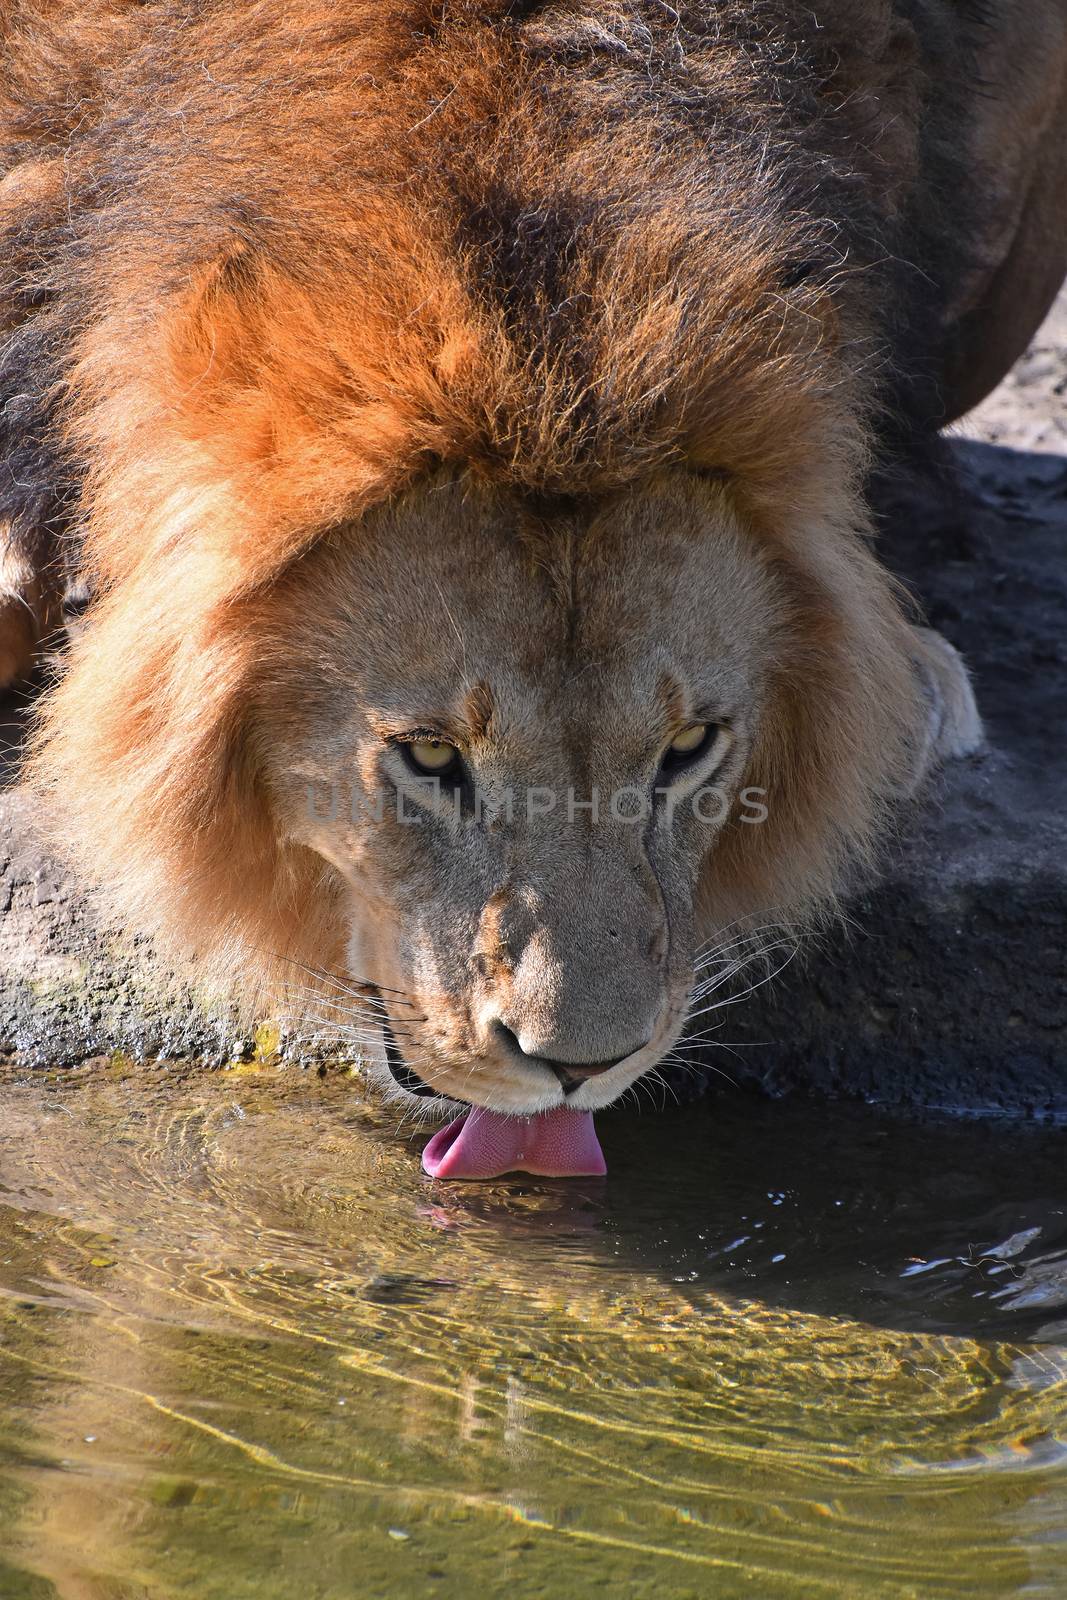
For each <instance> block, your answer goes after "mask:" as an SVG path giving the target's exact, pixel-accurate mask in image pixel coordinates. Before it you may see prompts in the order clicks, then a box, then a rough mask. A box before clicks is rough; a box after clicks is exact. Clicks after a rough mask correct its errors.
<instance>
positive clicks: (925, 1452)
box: [0, 1063, 1067, 1600]
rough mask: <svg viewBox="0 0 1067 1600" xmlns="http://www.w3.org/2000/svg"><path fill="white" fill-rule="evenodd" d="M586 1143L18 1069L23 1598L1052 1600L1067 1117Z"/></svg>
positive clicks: (218, 1089)
mask: <svg viewBox="0 0 1067 1600" xmlns="http://www.w3.org/2000/svg"><path fill="white" fill-rule="evenodd" d="M599 1120H600V1129H601V1135H602V1140H603V1144H604V1148H605V1151H606V1153H607V1156H608V1161H609V1167H610V1175H609V1177H608V1179H607V1180H606V1181H604V1182H598V1181H588V1182H569V1183H563V1182H556V1183H550V1182H544V1181H541V1180H525V1181H518V1180H516V1181H503V1182H497V1183H494V1184H490V1185H467V1186H460V1185H455V1186H448V1185H443V1184H432V1183H430V1182H429V1180H427V1179H425V1178H424V1177H423V1176H422V1175H421V1173H420V1171H419V1169H418V1164H417V1160H416V1158H415V1155H414V1154H413V1147H412V1146H410V1145H407V1144H405V1143H403V1142H398V1141H397V1140H396V1139H395V1137H394V1136H393V1132H394V1130H393V1127H392V1124H391V1122H390V1120H389V1119H388V1118H386V1117H384V1116H383V1115H382V1113H380V1112H378V1111H376V1110H375V1109H374V1107H373V1105H372V1104H370V1103H369V1102H367V1101H366V1100H365V1099H364V1098H363V1096H362V1092H361V1090H360V1086H359V1084H358V1082H357V1081H356V1080H355V1079H352V1078H349V1077H344V1076H340V1075H337V1076H331V1077H328V1078H325V1079H319V1078H317V1077H314V1076H311V1075H304V1074H300V1073H297V1072H293V1071H290V1072H288V1073H287V1072H284V1071H281V1070H274V1071H265V1072H261V1073H249V1074H247V1075H241V1074H223V1075H219V1076H215V1077H209V1078H204V1077H197V1076H193V1075H186V1076H184V1077H183V1076H181V1075H179V1074H176V1073H175V1072H174V1071H173V1070H171V1071H169V1072H168V1071H165V1070H163V1069H131V1068H128V1067H126V1066H124V1065H122V1064H121V1063H120V1064H118V1065H117V1067H116V1068H115V1069H114V1070H112V1071H111V1072H103V1071H99V1070H98V1071H96V1072H95V1073H89V1072H86V1073H79V1074H74V1075H60V1074H56V1075H53V1076H52V1077H51V1079H50V1081H46V1080H45V1079H44V1078H37V1079H34V1080H33V1081H19V1080H17V1079H14V1078H11V1077H9V1078H8V1079H7V1080H6V1081H5V1082H3V1083H2V1084H0V1597H2V1600H54V1597H57V1596H61V1597H63V1600H170V1597H178V1596H191V1597H195V1600H245V1597H248V1600H251V1597H255V1600H275V1597H277V1600H283V1597H284V1600H293V1597H298V1600H348V1597H352V1600H356V1597H359V1600H364V1597H371V1596H387V1597H389V1600H407V1597H408V1596H411V1595H418V1596H419V1597H420V1600H421V1597H427V1600H428V1597H433V1596H440V1597H452V1596H455V1597H457V1600H459V1597H463V1600H469V1597H470V1596H472V1595H473V1596H475V1597H478V1596H480V1595H485V1596H490V1595H492V1596H495V1595H498V1594H501V1595H507V1596H509V1600H510V1597H511V1596H515V1597H517V1600H525V1597H527V1596H530V1597H533V1596H550V1597H554V1600H555V1597H567V1600H570V1597H579V1600H582V1597H586V1596H599V1595H611V1596H615V1595H618V1594H623V1593H625V1594H626V1595H627V1596H631V1595H632V1596H637V1597H646V1596H647V1597H652V1596H656V1597H657V1600H661V1597H670V1600H681V1597H683V1596H694V1597H696V1596H700V1597H704V1596H709V1595H711V1596H715V1597H716V1600H731V1597H733V1596H742V1595H744V1596H756V1597H758V1600H778V1597H783V1600H802V1597H808V1596H810V1597H813V1600H814V1597H825V1596H844V1597H849V1600H851V1597H853V1596H863V1597H868V1596H869V1597H872V1600H874V1597H883V1596H884V1597H890V1596H892V1597H894V1600H902V1597H905V1596H913V1597H915V1600H939V1597H942V1596H952V1597H956V1596H964V1595H966V1596H968V1597H979V1600H981V1597H990V1600H992V1597H994V1596H997V1597H999V1596H1009V1595H1010V1596H1016V1595H1018V1596H1027V1597H1030V1596H1058V1597H1062V1596H1063V1595H1064V1594H1067V1543H1065V1541H1067V1215H1065V1213H1067V1196H1065V1185H1064V1179H1063V1158H1062V1137H1063V1136H1062V1135H1061V1134H1054V1133H1040V1132H1036V1131H1034V1132H1030V1133H1026V1132H1016V1133H1014V1134H1012V1135H1010V1136H1009V1135H1008V1134H1006V1133H1005V1132H1004V1130H1002V1129H997V1128H994V1127H990V1126H978V1127H975V1126H961V1125H958V1124H957V1125H954V1124H951V1123H946V1124H943V1125H940V1126H935V1127H930V1126H926V1127H923V1128H920V1129H916V1128H914V1127H911V1126H908V1125H906V1124H901V1123H892V1122H887V1121H885V1120H882V1119H880V1118H879V1117H878V1116H877V1114H875V1113H873V1112H868V1111H863V1110H856V1111H852V1112H849V1111H842V1110H835V1111H833V1112H827V1111H826V1110H823V1109H819V1108H814V1109H803V1108H801V1109H790V1108H788V1107H786V1106H781V1105H766V1104H760V1103H754V1102H751V1101H748V1100H745V1099H740V1098H726V1099H714V1100H711V1101H709V1102H708V1103H707V1104H706V1105H703V1106H701V1107H698V1108H696V1109H695V1110H694V1109H688V1110H685V1111H674V1112H671V1111H667V1112H664V1113H662V1114H656V1115H651V1114H645V1115H643V1116H641V1117H637V1116H635V1115H634V1114H633V1113H632V1112H631V1113H629V1114H619V1115H615V1116H605V1117H602V1118H600V1119H599Z"/></svg>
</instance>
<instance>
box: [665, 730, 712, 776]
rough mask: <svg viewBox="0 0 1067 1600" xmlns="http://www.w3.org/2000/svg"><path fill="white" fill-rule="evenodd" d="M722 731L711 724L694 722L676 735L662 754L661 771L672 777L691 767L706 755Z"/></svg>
mask: <svg viewBox="0 0 1067 1600" xmlns="http://www.w3.org/2000/svg"><path fill="white" fill-rule="evenodd" d="M722 732H723V730H722V729H721V728H719V727H716V725H715V723H713V722H694V723H693V725H692V727H690V728H683V729H682V731H681V733H679V734H676V735H675V737H674V738H673V739H672V740H671V742H670V744H669V745H668V746H667V748H666V750H665V751H664V753H663V761H662V770H663V771H664V772H665V773H666V774H667V775H668V776H672V775H673V774H675V773H680V772H682V771H684V770H685V769H687V768H689V767H691V766H693V765H694V764H695V763H696V762H697V761H699V760H700V758H701V757H702V756H705V755H707V754H708V752H709V751H710V750H711V748H712V746H713V745H714V744H715V743H716V742H717V741H718V739H719V736H720V734H721V733H722Z"/></svg>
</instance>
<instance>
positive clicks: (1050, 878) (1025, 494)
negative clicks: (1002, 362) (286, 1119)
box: [0, 296, 1067, 1116]
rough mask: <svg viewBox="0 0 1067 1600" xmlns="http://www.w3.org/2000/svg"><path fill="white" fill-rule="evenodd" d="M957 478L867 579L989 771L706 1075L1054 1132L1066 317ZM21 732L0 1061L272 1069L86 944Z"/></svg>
mask: <svg viewBox="0 0 1067 1600" xmlns="http://www.w3.org/2000/svg"><path fill="white" fill-rule="evenodd" d="M952 454H953V458H954V461H955V464H956V467H957V470H958V475H959V483H958V486H957V487H956V488H955V489H954V490H945V489H943V488H939V487H938V486H936V485H933V484H930V483H924V484H916V483H908V484H896V485H893V486H891V487H889V488H887V490H886V491H885V493H884V495H883V497H882V511H883V536H882V537H883V555H884V558H885V560H886V561H887V563H888V564H889V565H890V566H891V567H892V568H893V569H894V570H895V571H896V572H898V573H899V574H900V575H901V577H902V578H903V579H904V580H905V581H906V582H907V583H908V585H909V586H910V588H911V589H912V590H913V592H915V593H916V594H917V595H918V596H919V598H920V599H921V601H922V603H923V606H924V607H925V609H926V612H927V614H928V616H929V618H930V620H931V622H932V624H933V625H934V626H935V627H937V628H940V629H941V631H942V632H943V633H944V634H945V635H946V636H947V637H948V638H949V639H951V640H952V642H953V643H954V644H956V645H957V646H958V647H959V648H960V649H961V650H962V651H963V653H964V655H965V656H966V657H967V659H968V661H969V662H970V664H971V666H972V668H973V670H974V673H975V679H976V685H977V691H978V697H979V702H980V705H981V708H982V713H983V716H984V718H985V722H986V728H987V733H988V736H989V737H988V745H987V748H986V749H985V750H984V751H983V752H982V753H981V754H979V755H977V756H975V757H973V758H971V759H969V760H967V761H965V762H962V763H958V764H955V765H954V766H953V767H952V768H951V769H950V770H948V771H947V772H946V773H945V775H944V777H943V779H942V780H941V782H940V783H939V785H938V786H937V788H936V790H935V792H934V793H932V794H931V795H930V796H929V797H928V798H927V800H926V802H925V805H924V807H923V808H922V810H921V811H919V812H917V813H916V815H915V817H914V819H913V827H912V829H911V836H910V837H909V838H907V839H904V840H901V841H900V842H899V844H898V845H897V846H896V847H895V849H894V851H893V852H892V856H891V859H890V861H889V863H888V865H887V869H886V871H885V874H884V877H883V879H882V882H881V884H880V886H879V887H878V888H877V889H876V890H874V891H873V892H871V893H870V894H867V895H864V896H862V897H860V898H859V899H858V900H857V901H856V902H855V904H854V905H853V907H852V924H851V927H850V928H849V929H848V931H847V933H846V934H842V935H841V936H839V937H835V938H833V939H828V940H826V941H824V942H823V944H822V945H821V947H819V948H817V949H816V948H813V949H810V950H808V951H807V952H805V954H804V956H803V958H802V959H800V960H796V961H794V962H793V963H792V964H791V966H790V967H789V969H788V971H787V972H786V973H784V974H783V975H782V977H781V978H780V979H779V980H778V981H777V982H776V983H775V984H774V985H773V986H769V987H767V988H764V989H762V990H761V991H760V992H759V993H758V994H757V995H755V996H753V997H752V998H751V999H750V1000H748V1001H746V1002H745V1003H744V1004H743V1005H739V1006H737V1007H736V1008H731V1009H730V1010H729V1011H727V1012H726V1013H725V1014H724V1022H723V1028H722V1033H721V1038H722V1040H723V1041H724V1043H729V1044H731V1045H744V1046H745V1047H746V1048H744V1049H739V1050H737V1051H736V1052H735V1053H730V1052H728V1051H726V1050H721V1051H717V1052H716V1053H715V1055H714V1056H713V1057H712V1058H711V1059H712V1060H713V1061H714V1063H715V1064H716V1066H717V1067H719V1068H720V1070H723V1071H725V1072H727V1073H728V1074H729V1076H730V1077H731V1078H732V1079H734V1080H735V1081H736V1082H738V1083H740V1084H743V1085H746V1086H756V1087H759V1088H760V1089H762V1090H764V1091H767V1092H771V1093H774V1094H781V1093H785V1092H788V1091H791V1090H794V1091H795V1090H804V1089H815V1090H817V1091H819V1092H825V1093H829V1094H834V1095H849V1096H859V1097H863V1098H865V1099H872V1100H876V1101H879V1102H883V1103H888V1104H894V1105H896V1104H907V1105H911V1106H947V1107H953V1108H961V1109H969V1110H974V1111H997V1112H1009V1113H1015V1114H1028V1115H1029V1114H1034V1115H1050V1114H1052V1115H1057V1116H1067V754H1065V744H1067V296H1064V297H1062V298H1061V301H1060V303H1059V305H1058V307H1057V308H1056V311H1055V312H1054V314H1053V316H1052V317H1051V318H1050V320H1049V322H1048V323H1047V324H1046V327H1045V328H1044V329H1043V330H1042V332H1041V334H1040V335H1039V336H1038V338H1037V339H1036V340H1035V342H1034V345H1033V346H1032V348H1031V349H1030V351H1029V352H1028V353H1027V355H1026V356H1025V357H1024V358H1023V360H1022V361H1021V362H1020V363H1019V365H1018V367H1017V368H1016V370H1015V372H1014V373H1013V374H1012V376H1011V377H1010V378H1009V380H1008V381H1007V382H1006V383H1005V384H1004V385H1002V387H1001V389H1000V390H998V392H997V394H996V395H994V396H992V397H991V399H990V400H989V401H987V402H986V403H985V405H984V406H983V407H982V408H981V409H980V410H979V411H978V412H976V413H975V414H974V415H973V416H972V417H971V418H970V419H968V422H967V424H966V426H965V428H964V429H962V430H961V433H960V437H958V438H957V439H956V441H955V442H954V444H953V447H952ZM20 719H21V709H20V707H19V706H18V705H17V704H15V703H9V704H8V705H7V706H6V707H0V740H2V743H3V752H4V768H3V776H2V780H0V781H2V782H3V784H4V787H2V788H0V1058H8V1059H14V1060H17V1061H20V1062H25V1063H26V1064H27V1065H30V1066H41V1065H45V1064H56V1065H68V1064H72V1063H76V1062H80V1061H85V1060H87V1059H90V1058H93V1057H96V1056H107V1055H109V1054H111V1053H113V1052H115V1051H121V1052H124V1053H129V1054H131V1055H134V1056H148V1057H153V1056H159V1055H163V1056H167V1057H172V1056H177V1057H184V1058H192V1059H196V1060H203V1061H204V1062H205V1063H208V1062H210V1063H212V1064H220V1063H222V1062H225V1061H229V1060H232V1059H235V1058H236V1057H239V1056H240V1055H242V1054H244V1055H251V1054H252V1053H253V1052H254V1051H256V1050H258V1051H259V1052H260V1053H263V1052H268V1053H269V1052H272V1051H274V1050H275V1049H276V1048H277V1044H278V1041H277V1039H276V1037H275V1036H274V1034H273V1033H272V1032H271V1031H270V1030H263V1031H261V1032H260V1035H259V1038H258V1042H257V1041H255V1040H253V1039H250V1038H246V1037H243V1036H242V1035H241V1034H240V1033H239V1032H238V1031H237V1030H236V1028H235V1024H234V1021H233V1018H232V1017H231V1016H229V1015H228V1014H227V1013H226V1012H225V1011H222V1012H219V1011H217V1010H213V1009H212V1007H211V1005H210V1003H209V1002H208V1003H206V1004H205V1003H204V997H199V998H195V997H193V996H191V995H189V994H187V993H185V992H184V991H182V990H180V989H175V988H173V987H172V986H169V985H167V984H165V983H163V982H162V981H161V980H160V978H159V976H158V974H153V973H151V971H150V970H148V969H147V968H146V966H145V962H144V957H143V955H142V953H141V952H139V951H137V950H136V949H133V950H131V949H130V948H129V947H128V946H126V945H124V944H123V943H122V942H121V941H120V940H118V939H117V938H115V937H114V936H113V935H111V934H108V933H107V932H104V931H102V930H101V928H100V925H99V920H98V918H97V917H96V915H95V912H94V910H93V907H92V905H91V904H90V903H89V902H88V901H87V900H86V899H85V897H84V896H83V895H82V894H81V893H80V892H79V890H78V887H77V885H76V884H74V883H73V882H72V881H71V880H70V877H69V875H68V874H67V873H66V872H65V871H64V870H63V869H62V868H61V867H60V866H58V865H57V864H56V863H55V862H54V861H53V860H52V859H51V858H50V857H49V855H48V853H47V852H46V851H45V850H44V849H42V847H41V845H40V843H39V842H38V840H37V838H36V834H35V829H34V816H33V808H32V805H31V803H30V801H29V798H28V797H27V796H26V794H25V793H24V792H23V791H22V790H20V788H19V787H18V783H17V748H18V739H19V722H20ZM281 1043H282V1049H283V1051H284V1052H285V1053H287V1054H288V1055H289V1056H291V1057H292V1058H293V1059H294V1060H299V1059H315V1058H316V1052H318V1051H321V1050H322V1049H327V1050H328V1049H329V1044H328V1041H325V1040H323V1039H322V1038H321V1037H318V1038H316V1039H315V1040H314V1041H313V1044H312V1046H309V1045H308V1044H307V1043H306V1042H297V1041H290V1042H289V1043H288V1044H287V1043H286V1041H284V1040H283V1041H282V1042H281Z"/></svg>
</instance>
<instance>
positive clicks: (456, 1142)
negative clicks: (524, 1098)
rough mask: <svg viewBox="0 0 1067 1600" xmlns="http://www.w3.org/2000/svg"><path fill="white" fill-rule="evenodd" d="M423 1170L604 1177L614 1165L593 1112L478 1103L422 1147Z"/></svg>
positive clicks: (448, 1174) (446, 1174)
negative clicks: (529, 1111) (490, 1107)
mask: <svg viewBox="0 0 1067 1600" xmlns="http://www.w3.org/2000/svg"><path fill="white" fill-rule="evenodd" d="M422 1169H423V1171H424V1172H428V1173H429V1174H430V1177H431V1178H499V1177H500V1176H501V1175H502V1174H503V1173H505V1172H533V1173H536V1174H537V1176H538V1177H540V1178H600V1177H603V1175H604V1173H605V1172H607V1170H608V1169H607V1164H606V1162H605V1160H604V1152H603V1151H602V1150H601V1148H600V1140H599V1139H598V1138H597V1136H596V1130H595V1129H594V1127H593V1113H592V1112H591V1111H568V1110H567V1108H566V1106H558V1107H557V1108H556V1110H555V1111H546V1112H544V1113H542V1115H540V1116H537V1117H514V1116H505V1115H504V1114H503V1113H502V1112H499V1111H487V1110H486V1108H485V1107H484V1106H472V1107H471V1109H470V1110H469V1111H468V1112H467V1114H466V1115H465V1116H462V1117H459V1118H458V1119H457V1120H456V1121H455V1122H450V1123H449V1124H448V1127H447V1128H442V1129H441V1130H440V1132H439V1133H435V1134H434V1136H433V1138H432V1139H431V1140H430V1142H429V1144H428V1145H427V1146H426V1148H425V1150H424V1151H423V1152H422Z"/></svg>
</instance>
